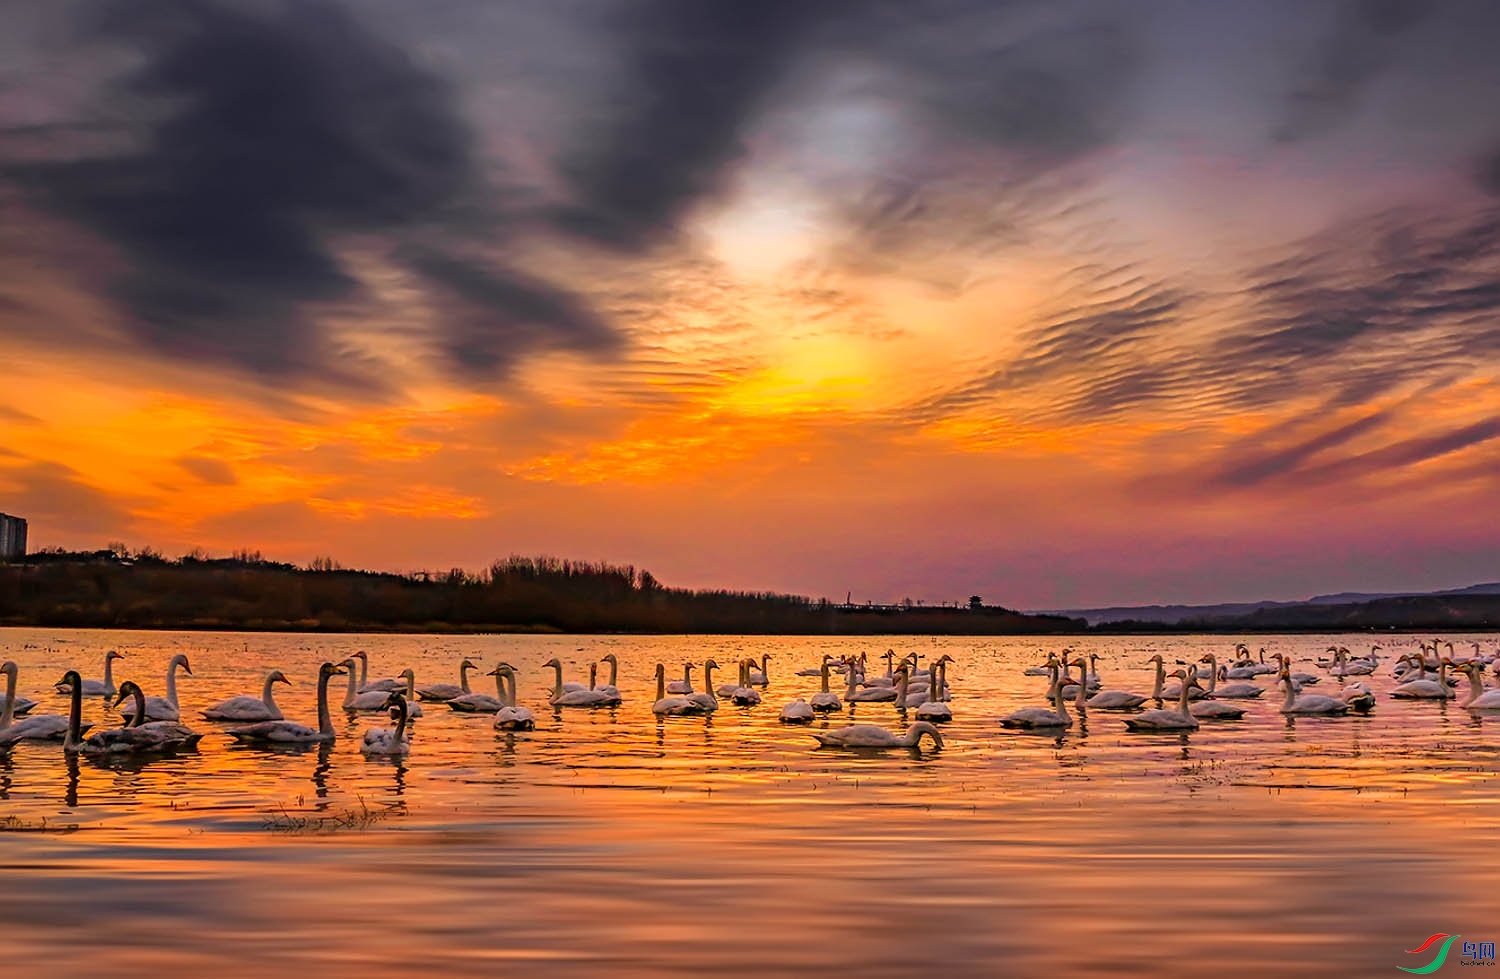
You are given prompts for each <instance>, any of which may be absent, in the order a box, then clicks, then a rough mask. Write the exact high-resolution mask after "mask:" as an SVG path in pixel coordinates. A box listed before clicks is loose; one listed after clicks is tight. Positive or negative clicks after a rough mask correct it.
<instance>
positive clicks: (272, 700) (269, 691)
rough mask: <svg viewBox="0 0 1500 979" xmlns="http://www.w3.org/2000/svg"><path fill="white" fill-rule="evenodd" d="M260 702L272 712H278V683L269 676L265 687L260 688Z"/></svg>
mask: <svg viewBox="0 0 1500 979" xmlns="http://www.w3.org/2000/svg"><path fill="white" fill-rule="evenodd" d="M260 702H261V703H263V704H265V705H266V706H267V707H268V708H270V709H271V710H272V711H275V710H276V681H275V680H273V679H272V678H271V677H270V676H269V675H268V676H267V677H266V682H265V685H264V686H262V687H261V688H260Z"/></svg>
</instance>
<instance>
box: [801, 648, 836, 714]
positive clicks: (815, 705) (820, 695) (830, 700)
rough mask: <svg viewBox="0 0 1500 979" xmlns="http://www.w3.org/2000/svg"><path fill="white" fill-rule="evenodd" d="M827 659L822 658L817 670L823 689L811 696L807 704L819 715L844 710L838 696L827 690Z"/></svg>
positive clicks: (826, 657) (825, 657)
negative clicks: (821, 678) (820, 675)
mask: <svg viewBox="0 0 1500 979" xmlns="http://www.w3.org/2000/svg"><path fill="white" fill-rule="evenodd" d="M829 658H830V657H828V656H826V655H825V656H824V657H823V665H822V667H821V668H820V669H819V670H818V672H819V673H820V674H822V676H823V689H822V690H819V691H818V692H817V693H815V694H813V695H812V700H810V701H809V703H810V704H811V705H812V709H813V710H815V711H817V712H818V713H820V714H823V713H827V712H829V711H835V710H843V709H844V702H843V701H841V700H840V699H839V695H838V694H836V693H833V692H832V691H830V690H829V689H828V661H829Z"/></svg>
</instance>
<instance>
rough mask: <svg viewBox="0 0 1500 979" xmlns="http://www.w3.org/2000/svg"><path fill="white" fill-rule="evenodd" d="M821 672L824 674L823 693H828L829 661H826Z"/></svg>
mask: <svg viewBox="0 0 1500 979" xmlns="http://www.w3.org/2000/svg"><path fill="white" fill-rule="evenodd" d="M820 672H821V673H822V674H823V692H824V693H828V661H827V660H826V659H825V660H824V661H823V667H822V670H821V671H820Z"/></svg>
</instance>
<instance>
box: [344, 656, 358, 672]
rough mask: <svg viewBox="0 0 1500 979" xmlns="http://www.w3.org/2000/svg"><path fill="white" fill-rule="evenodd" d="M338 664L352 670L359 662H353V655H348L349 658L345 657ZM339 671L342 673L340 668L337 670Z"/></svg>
mask: <svg viewBox="0 0 1500 979" xmlns="http://www.w3.org/2000/svg"><path fill="white" fill-rule="evenodd" d="M339 665H340V666H346V667H348V668H349V669H351V670H352V669H354V668H355V667H356V666H358V665H359V664H358V663H356V662H354V657H353V656H351V657H349V658H348V659H346V660H344V661H343V662H342V663H340V664H339ZM339 672H340V673H342V672H343V671H342V670H340V671H339Z"/></svg>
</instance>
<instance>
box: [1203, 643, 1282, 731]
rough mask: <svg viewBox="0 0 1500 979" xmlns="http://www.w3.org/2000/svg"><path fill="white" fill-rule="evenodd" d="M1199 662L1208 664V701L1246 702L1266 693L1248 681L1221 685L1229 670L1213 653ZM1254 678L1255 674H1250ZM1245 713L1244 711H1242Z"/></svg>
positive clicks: (1204, 715) (1260, 687) (1262, 688)
mask: <svg viewBox="0 0 1500 979" xmlns="http://www.w3.org/2000/svg"><path fill="white" fill-rule="evenodd" d="M1199 662H1202V663H1207V664H1208V675H1209V681H1210V682H1209V685H1208V699H1214V698H1218V699H1220V700H1246V699H1249V698H1251V697H1259V696H1260V695H1261V694H1263V693H1265V692H1266V691H1265V688H1264V687H1262V686H1261V685H1260V684H1258V683H1250V682H1249V681H1247V680H1237V681H1235V682H1233V683H1225V684H1224V685H1223V686H1220V685H1219V681H1220V680H1224V679H1227V678H1228V672H1229V671H1228V670H1226V669H1225V668H1224V667H1222V666H1220V665H1219V661H1218V659H1217V658H1215V656H1214V654H1213V653H1208V654H1206V655H1204V656H1203V658H1202V659H1201V660H1199ZM1250 675H1251V676H1254V675H1255V674H1250ZM1241 713H1243V711H1241ZM1194 716H1195V717H1207V716H1209V715H1207V714H1195V715H1194Z"/></svg>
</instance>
